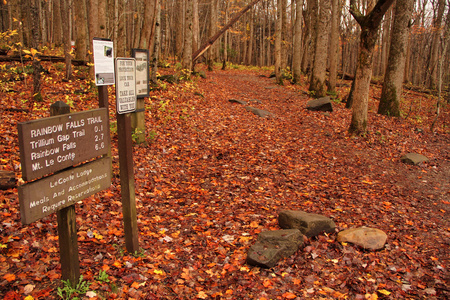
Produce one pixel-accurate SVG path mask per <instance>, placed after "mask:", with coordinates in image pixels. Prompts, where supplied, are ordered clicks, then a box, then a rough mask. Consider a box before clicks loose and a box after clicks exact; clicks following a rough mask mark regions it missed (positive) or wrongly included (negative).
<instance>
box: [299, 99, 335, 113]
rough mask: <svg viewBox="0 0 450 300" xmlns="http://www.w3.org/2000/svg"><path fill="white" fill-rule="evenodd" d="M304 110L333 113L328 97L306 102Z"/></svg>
mask: <svg viewBox="0 0 450 300" xmlns="http://www.w3.org/2000/svg"><path fill="white" fill-rule="evenodd" d="M306 109H309V110H312V111H333V106H332V105H331V101H330V97H328V96H327V97H322V98H318V99H313V100H310V101H308V102H307V103H306Z"/></svg>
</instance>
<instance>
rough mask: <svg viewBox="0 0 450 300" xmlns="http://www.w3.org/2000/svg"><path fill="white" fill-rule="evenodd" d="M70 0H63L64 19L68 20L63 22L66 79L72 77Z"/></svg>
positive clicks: (62, 15) (62, 11)
mask: <svg viewBox="0 0 450 300" xmlns="http://www.w3.org/2000/svg"><path fill="white" fill-rule="evenodd" d="M69 3H70V0H61V17H62V19H63V20H67V21H66V22H63V26H62V29H63V38H64V57H65V59H66V74H65V75H66V80H70V79H72V77H73V76H72V56H71V55H70V52H71V50H72V45H71V41H72V39H71V38H70V21H69V20H70V15H71V13H70V11H71V10H70V4H69Z"/></svg>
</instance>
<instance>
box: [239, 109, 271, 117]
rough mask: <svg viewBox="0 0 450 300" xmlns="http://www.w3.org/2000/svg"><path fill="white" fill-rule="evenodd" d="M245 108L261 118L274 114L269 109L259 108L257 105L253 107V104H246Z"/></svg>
mask: <svg viewBox="0 0 450 300" xmlns="http://www.w3.org/2000/svg"><path fill="white" fill-rule="evenodd" d="M245 109H246V110H248V111H251V112H252V113H254V114H255V115H257V116H259V117H261V118H265V117H268V116H270V115H272V113H270V112H268V111H267V110H263V109H259V108H255V107H251V106H246V107H245Z"/></svg>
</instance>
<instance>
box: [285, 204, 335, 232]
mask: <svg viewBox="0 0 450 300" xmlns="http://www.w3.org/2000/svg"><path fill="white" fill-rule="evenodd" d="M278 224H279V225H280V227H281V228H292V229H298V230H300V231H301V232H302V233H303V234H304V235H306V236H307V237H312V236H316V235H319V234H320V233H322V232H326V233H329V232H334V230H335V228H336V224H335V223H334V221H333V220H331V219H330V218H328V217H326V216H322V215H318V214H311V213H307V212H304V211H296V210H283V211H281V212H280V213H279V215H278Z"/></svg>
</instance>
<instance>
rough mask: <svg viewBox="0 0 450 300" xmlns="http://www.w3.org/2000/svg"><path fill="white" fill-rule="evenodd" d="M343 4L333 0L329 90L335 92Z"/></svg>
mask: <svg viewBox="0 0 450 300" xmlns="http://www.w3.org/2000/svg"><path fill="white" fill-rule="evenodd" d="M340 8H341V4H340V1H339V0H332V1H331V28H330V31H331V34H330V49H329V52H330V55H329V57H330V74H329V80H328V91H329V92H331V93H335V91H336V80H337V74H338V70H337V69H338V63H339V20H340V16H341V9H340Z"/></svg>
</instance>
